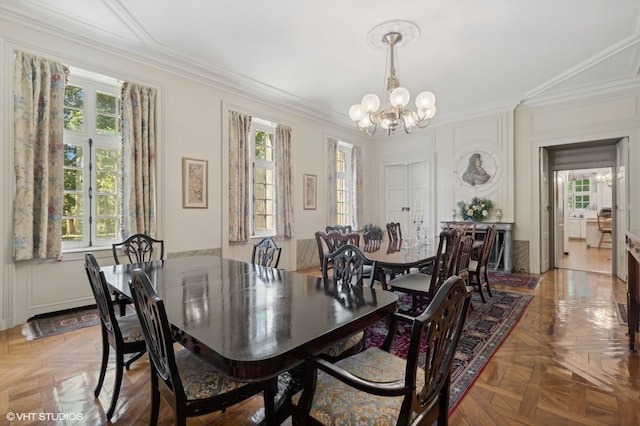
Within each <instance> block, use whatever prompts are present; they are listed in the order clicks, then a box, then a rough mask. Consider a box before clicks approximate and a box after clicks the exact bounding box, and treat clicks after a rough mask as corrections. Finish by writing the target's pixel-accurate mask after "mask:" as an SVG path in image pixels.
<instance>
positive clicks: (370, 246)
mask: <svg viewBox="0 0 640 426" xmlns="http://www.w3.org/2000/svg"><path fill="white" fill-rule="evenodd" d="M362 238H363V240H364V247H363V250H364V251H365V252H372V251H377V250H380V246H381V245H382V231H380V230H378V229H370V230H368V231H367V232H365V233H364V234H362Z"/></svg>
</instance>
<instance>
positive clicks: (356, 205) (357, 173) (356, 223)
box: [351, 145, 364, 229]
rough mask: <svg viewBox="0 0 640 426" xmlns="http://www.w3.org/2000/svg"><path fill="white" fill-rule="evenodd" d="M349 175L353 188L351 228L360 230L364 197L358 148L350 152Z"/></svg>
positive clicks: (359, 150)
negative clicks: (350, 175) (350, 174)
mask: <svg viewBox="0 0 640 426" xmlns="http://www.w3.org/2000/svg"><path fill="white" fill-rule="evenodd" d="M351 173H352V182H353V184H354V186H355V188H354V193H355V194H354V196H355V199H354V200H353V206H352V211H353V228H354V229H361V228H360V225H362V212H363V210H364V196H363V193H362V191H363V189H362V188H363V186H364V184H363V178H362V150H361V149H360V147H359V146H357V145H354V146H353V150H352V151H351Z"/></svg>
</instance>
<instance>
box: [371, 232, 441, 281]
mask: <svg viewBox="0 0 640 426" xmlns="http://www.w3.org/2000/svg"><path fill="white" fill-rule="evenodd" d="M361 248H362V251H363V252H364V254H365V256H367V258H368V259H369V260H375V261H376V269H377V272H376V274H377V276H378V279H379V281H380V284H381V285H382V288H383V289H385V290H386V289H387V275H389V276H390V277H391V278H393V277H394V276H395V275H397V274H403V273H405V272H406V271H409V270H410V269H411V268H422V267H425V266H429V265H431V264H432V263H433V261H434V259H435V251H436V247H435V246H434V244H432V243H430V242H422V243H420V244H416V243H415V242H414V243H412V242H411V241H409V240H406V239H405V240H403V239H399V240H391V241H388V242H385V241H381V242H379V243H372V242H368V243H361Z"/></svg>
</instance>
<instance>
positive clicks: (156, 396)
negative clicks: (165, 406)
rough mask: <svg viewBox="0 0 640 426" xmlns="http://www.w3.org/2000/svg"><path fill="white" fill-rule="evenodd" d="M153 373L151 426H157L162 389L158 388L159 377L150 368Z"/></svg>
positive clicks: (151, 367) (151, 368)
mask: <svg viewBox="0 0 640 426" xmlns="http://www.w3.org/2000/svg"><path fill="white" fill-rule="evenodd" d="M149 370H150V371H151V419H150V420H149V425H152V426H156V425H157V424H158V413H159V411H160V389H159V388H158V376H157V375H156V372H155V371H154V370H153V366H150V368H149Z"/></svg>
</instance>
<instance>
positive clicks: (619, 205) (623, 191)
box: [613, 138, 629, 282]
mask: <svg viewBox="0 0 640 426" xmlns="http://www.w3.org/2000/svg"><path fill="white" fill-rule="evenodd" d="M628 170H629V138H622V139H620V141H619V142H618V143H617V144H616V166H615V174H614V175H615V192H614V194H615V198H614V199H615V205H614V208H615V213H614V214H615V217H614V219H613V223H614V231H615V238H614V240H615V243H616V245H615V248H613V251H614V254H615V264H614V268H615V274H616V275H617V276H618V278H620V279H621V280H623V281H625V282H626V281H627V247H626V240H625V233H626V231H627V228H628V227H629V221H628V220H627V219H628V218H627V215H628V214H629V213H628V212H629V208H628V206H627V200H628V199H629V197H628V186H627V180H626V174H627V171H628Z"/></svg>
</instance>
